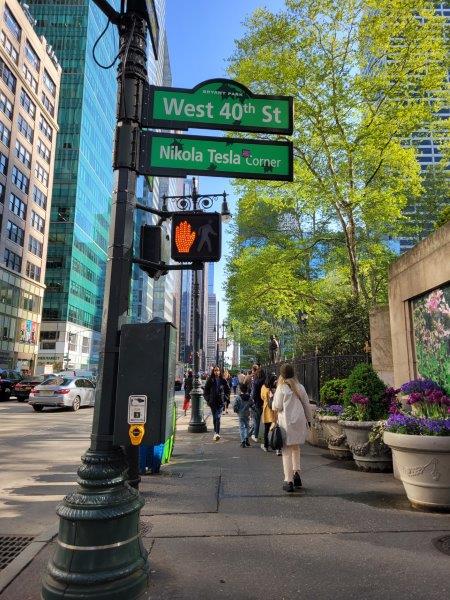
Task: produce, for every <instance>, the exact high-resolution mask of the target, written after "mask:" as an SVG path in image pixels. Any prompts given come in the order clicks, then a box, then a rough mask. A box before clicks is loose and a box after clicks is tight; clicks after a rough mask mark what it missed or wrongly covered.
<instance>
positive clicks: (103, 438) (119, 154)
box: [42, 2, 149, 600]
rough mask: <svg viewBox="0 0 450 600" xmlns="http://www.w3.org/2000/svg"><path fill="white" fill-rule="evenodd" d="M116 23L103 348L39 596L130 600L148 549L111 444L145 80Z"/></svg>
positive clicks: (142, 45) (126, 31)
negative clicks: (74, 483)
mask: <svg viewBox="0 0 450 600" xmlns="http://www.w3.org/2000/svg"><path fill="white" fill-rule="evenodd" d="M127 6H128V9H127V13H126V14H125V15H123V16H122V17H121V20H120V28H119V30H120V64H119V68H118V77H117V80H118V92H117V129H116V138H115V149H114V190H113V197H112V210H111V226H110V233H109V248H108V262H107V269H106V282H105V295H104V309H103V326H102V348H101V361H100V372H99V382H98V386H97V389H96V402H95V410H94V420H93V426H92V435H91V446H90V448H89V450H88V451H87V452H86V454H85V455H84V456H83V457H82V465H81V466H80V467H79V469H78V484H79V487H78V488H77V489H76V491H74V492H72V493H71V494H69V495H68V496H66V497H65V498H64V500H63V503H62V504H61V505H60V506H59V507H58V510H57V514H58V516H59V518H60V523H59V534H58V539H57V542H56V552H55V555H54V557H53V559H52V560H51V561H50V562H49V565H48V572H47V574H46V576H45V577H44V583H43V589H42V598H44V599H45V600H56V599H58V600H59V599H62V598H71V599H72V600H75V599H78V598H80V599H81V598H83V599H87V598H91V599H94V598H95V599H100V598H104V599H105V600H106V599H108V600H122V599H123V598H127V600H132V599H135V598H138V596H139V595H141V594H142V593H143V591H144V590H145V589H146V587H147V583H148V572H149V569H148V562H147V551H146V550H145V548H144V547H143V544H142V541H141V539H140V534H139V512H140V509H141V508H142V506H143V504H144V502H143V500H142V499H141V497H140V496H139V493H138V491H137V490H135V489H133V488H131V487H130V485H129V484H128V483H127V481H126V469H127V463H126V459H125V456H124V453H123V451H122V450H121V448H118V447H115V446H114V445H113V426H114V411H115V403H116V379H117V364H118V352H119V339H120V328H121V324H122V321H123V320H124V317H125V316H126V313H127V309H128V301H129V291H130V281H131V266H132V248H133V212H134V208H135V186H136V176H137V174H136V169H137V162H138V152H139V124H140V113H141V103H142V90H143V86H144V83H145V81H146V79H147V69H146V64H147V57H146V36H147V25H146V22H145V20H144V19H143V18H142V17H141V16H140V14H138V12H134V10H133V8H135V7H136V3H135V2H127Z"/></svg>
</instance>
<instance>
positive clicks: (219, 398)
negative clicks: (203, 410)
mask: <svg viewBox="0 0 450 600" xmlns="http://www.w3.org/2000/svg"><path fill="white" fill-rule="evenodd" d="M203 395H204V397H205V400H206V403H207V405H208V406H209V407H210V409H211V414H212V418H213V425H214V436H213V440H214V441H215V442H217V440H220V418H221V416H222V411H223V407H224V406H225V403H226V401H227V400H228V403H229V402H230V388H229V386H228V383H227V382H226V380H225V378H224V377H223V373H222V371H221V370H220V368H219V367H214V368H213V369H212V371H211V374H210V376H209V377H208V379H207V380H206V383H205V390H204V392H203Z"/></svg>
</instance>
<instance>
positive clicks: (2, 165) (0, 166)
mask: <svg viewBox="0 0 450 600" xmlns="http://www.w3.org/2000/svg"><path fill="white" fill-rule="evenodd" d="M7 170H8V157H7V156H5V155H4V154H3V153H2V152H0V173H3V175H6V171H7Z"/></svg>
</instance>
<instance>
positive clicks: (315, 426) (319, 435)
mask: <svg viewBox="0 0 450 600" xmlns="http://www.w3.org/2000/svg"><path fill="white" fill-rule="evenodd" d="M306 441H307V442H308V444H311V446H316V447H318V448H328V446H327V442H326V440H325V437H324V433H323V427H322V423H321V421H319V415H317V414H314V416H313V420H312V423H311V428H310V429H309V431H308V436H307V438H306Z"/></svg>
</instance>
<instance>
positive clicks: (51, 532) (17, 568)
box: [0, 524, 59, 594]
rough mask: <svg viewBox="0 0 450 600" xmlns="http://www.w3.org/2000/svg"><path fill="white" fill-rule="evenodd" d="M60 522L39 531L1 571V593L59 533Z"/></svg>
mask: <svg viewBox="0 0 450 600" xmlns="http://www.w3.org/2000/svg"><path fill="white" fill-rule="evenodd" d="M58 527H59V525H58V524H55V525H53V526H52V527H49V528H48V529H45V530H44V531H42V532H41V533H39V534H38V535H37V536H36V537H35V538H34V540H33V541H32V542H30V543H29V544H28V546H27V547H26V548H24V549H23V550H22V552H21V553H20V554H19V555H18V556H16V558H15V559H14V560H13V561H12V562H10V563H9V565H8V566H7V567H5V568H4V569H3V571H0V594H1V593H2V592H3V591H4V590H5V589H6V588H7V587H8V585H9V584H10V583H12V581H13V580H14V579H15V578H16V577H17V576H18V575H19V574H20V573H21V572H22V571H23V570H24V569H25V567H27V566H28V565H29V564H30V562H31V561H32V560H33V558H34V557H35V556H36V555H37V554H38V552H40V551H41V550H42V548H44V546H46V545H47V544H48V543H49V542H51V540H52V539H53V538H54V537H56V536H57V535H58Z"/></svg>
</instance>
